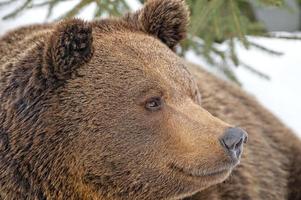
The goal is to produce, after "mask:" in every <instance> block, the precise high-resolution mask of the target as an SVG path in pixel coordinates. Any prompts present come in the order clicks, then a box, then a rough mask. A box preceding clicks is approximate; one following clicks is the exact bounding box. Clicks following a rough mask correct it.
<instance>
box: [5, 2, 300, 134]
mask: <svg viewBox="0 0 301 200" xmlns="http://www.w3.org/2000/svg"><path fill="white" fill-rule="evenodd" d="M78 2H79V0H70V1H67V2H61V3H60V5H59V6H58V7H57V8H56V9H55V10H54V16H52V17H51V18H50V19H48V20H47V21H51V20H53V19H55V18H57V17H58V16H60V15H62V14H63V13H64V12H65V11H66V9H67V10H69V9H71V8H72V7H73V6H74V5H76V4H77V3H78ZM127 2H128V3H129V4H130V8H131V9H132V10H136V9H138V8H140V7H141V4H140V3H139V1H138V0H127ZM13 5H14V6H9V7H5V8H3V9H2V10H0V18H1V17H2V16H4V15H5V14H7V13H8V12H10V11H11V10H13V9H15V6H16V5H15V4H13ZM94 8H95V5H94V4H91V5H90V6H89V7H88V8H86V9H84V10H83V11H81V13H80V14H79V16H78V17H79V18H82V19H85V20H90V19H91V18H92V16H93V11H94ZM46 14H47V9H46V8H38V9H32V10H30V11H27V12H24V13H23V14H22V15H21V17H17V18H15V19H12V20H7V21H3V20H0V35H2V34H3V33H5V32H6V31H7V30H11V29H13V28H15V27H18V26H21V25H27V24H32V23H42V22H45V19H46ZM249 39H250V40H252V41H254V42H256V43H259V44H262V45H265V46H267V47H269V48H271V49H273V50H277V51H280V52H283V53H284V55H282V56H271V55H268V54H266V53H263V52H262V51H259V50H258V49H253V48H251V49H250V50H246V49H244V48H243V47H242V46H240V45H239V44H237V45H236V46H237V52H238V55H239V57H240V58H241V59H242V60H243V61H244V62H245V63H247V64H248V65H251V66H252V67H254V68H256V69H258V70H259V71H261V72H263V73H265V74H267V75H269V76H270V77H271V80H270V81H267V80H264V79H262V78H259V77H258V76H256V75H254V74H252V73H250V71H248V70H246V69H245V68H243V67H238V68H236V69H235V70H234V72H235V74H236V75H237V77H238V78H239V80H240V82H241V83H242V87H243V88H244V89H245V90H246V91H247V92H249V93H250V94H252V95H254V96H255V97H256V98H257V99H258V100H259V102H261V103H262V104H263V105H264V106H265V107H267V108H268V109H269V110H271V111H272V112H273V113H274V114H275V115H276V116H278V117H279V118H280V119H281V120H282V121H283V122H284V123H285V124H287V125H288V126H289V127H290V128H292V129H293V130H294V131H295V132H296V133H297V134H298V135H299V136H300V138H301V120H300V119H301V117H299V115H300V113H301V103H300V102H301V88H300V87H301V66H300V65H301V54H300V52H301V41H297V40H296V41H292V40H284V39H267V38H260V37H249ZM223 48H225V47H223ZM186 59H188V60H189V61H191V62H194V63H197V64H200V65H202V66H203V67H204V68H205V69H207V70H209V71H211V72H213V73H215V74H219V73H218V71H217V70H216V68H214V67H212V66H210V65H209V64H207V63H206V62H205V61H204V60H203V59H202V58H201V57H199V56H196V55H195V54H194V53H193V52H188V53H187V55H186Z"/></svg>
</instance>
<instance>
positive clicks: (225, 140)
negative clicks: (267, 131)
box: [220, 128, 248, 159]
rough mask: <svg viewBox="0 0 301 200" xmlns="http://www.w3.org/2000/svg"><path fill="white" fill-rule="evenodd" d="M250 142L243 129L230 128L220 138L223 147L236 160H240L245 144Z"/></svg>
mask: <svg viewBox="0 0 301 200" xmlns="http://www.w3.org/2000/svg"><path fill="white" fill-rule="evenodd" d="M247 140H248V135H247V133H246V132H245V131H244V130H242V129H241V128H228V129H227V130H226V131H225V133H224V135H223V136H222V137H221V138H220V142H221V144H222V146H223V147H224V148H225V150H226V151H227V153H228V154H230V156H231V157H232V158H234V159H239V158H240V155H241V153H242V148H243V143H246V142H247Z"/></svg>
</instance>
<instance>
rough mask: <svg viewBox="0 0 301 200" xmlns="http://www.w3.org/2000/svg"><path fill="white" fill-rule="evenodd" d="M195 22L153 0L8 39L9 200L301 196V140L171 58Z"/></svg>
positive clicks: (1, 174)
mask: <svg viewBox="0 0 301 200" xmlns="http://www.w3.org/2000/svg"><path fill="white" fill-rule="evenodd" d="M187 22H188V12H187V8H186V6H185V3H184V1H183V0H150V1H148V2H147V3H146V5H145V6H144V7H143V8H142V9H141V10H139V11H137V12H136V13H130V14H127V15H126V16H124V17H122V18H118V19H103V20H99V21H93V22H84V21H82V20H79V19H72V20H67V21H63V22H59V23H53V24H44V25H34V26H28V27H24V28H20V29H17V30H15V31H12V32H9V33H7V34H6V35H4V36H3V37H2V38H1V39H0V55H1V58H0V60H1V64H0V67H1V68H0V98H1V102H0V199H1V200H2V199H3V200H11V199H12V200H15V199H79V200H80V199H95V200H96V199H98V200H121V199H139V200H143V199H150V200H152V199H184V198H187V199H198V200H201V199H213V200H214V199H273V200H274V199H300V198H301V191H300V187H301V145H300V144H301V142H300V141H299V140H298V139H297V138H296V137H295V136H294V135H293V133H291V131H290V130H288V129H287V128H286V127H285V126H284V125H282V124H281V123H280V122H279V120H277V119H276V118H275V117H274V116H273V115H271V114H270V113H269V112H268V111H266V110H265V109H264V108H262V107H261V106H260V105H258V103H257V102H256V101H255V100H254V99H253V98H251V97H249V96H248V95H246V94H245V93H243V92H242V91H241V90H240V89H239V88H237V87H236V86H233V85H231V84H228V83H225V82H223V81H220V80H218V79H217V78H215V77H213V76H212V75H210V74H207V73H205V72H204V71H202V70H200V69H198V68H197V67H195V66H193V65H190V64H187V63H186V62H185V61H184V60H182V59H181V58H179V57H178V56H177V55H176V54H175V53H174V52H173V51H172V50H173V49H174V48H175V46H176V45H177V44H178V43H179V42H180V41H181V40H182V39H183V38H184V37H185V34H186V25H187ZM205 109H206V110H208V111H210V112H211V113H212V114H213V115H211V114H209V112H207V111H206V110H205ZM222 120H224V121H222ZM230 124H232V125H230ZM238 126H240V127H243V128H245V129H246V130H247V131H248V134H249V141H248V145H247V146H246V147H247V148H245V153H244V154H243V156H242V160H241V164H240V165H238V166H237V164H238V163H239V161H240V157H241V153H242V148H243V143H244V142H246V141H247V139H248V136H247V134H246V132H245V131H243V130H242V129H240V128H237V127H238ZM230 174H231V175H230ZM229 175H230V177H229Z"/></svg>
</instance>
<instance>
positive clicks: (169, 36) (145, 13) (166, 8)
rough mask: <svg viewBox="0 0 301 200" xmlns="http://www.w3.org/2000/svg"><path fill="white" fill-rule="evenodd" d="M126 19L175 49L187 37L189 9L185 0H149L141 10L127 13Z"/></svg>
mask: <svg viewBox="0 0 301 200" xmlns="http://www.w3.org/2000/svg"><path fill="white" fill-rule="evenodd" d="M125 19H126V21H127V22H129V23H130V24H131V25H134V26H135V27H136V28H138V29H139V30H142V31H144V32H147V33H149V34H151V35H155V36H156V37H157V38H159V39H160V40H161V41H162V42H163V43H165V44H166V45H167V46H168V47H169V48H171V49H173V48H174V47H175V45H177V44H178V43H179V42H180V41H181V40H182V39H184V38H185V37H186V31H187V25H188V21H189V11H188V8H187V6H186V4H185V1H184V0H149V1H148V2H147V3H146V4H145V6H144V7H143V8H142V9H141V10H139V11H137V12H136V13H130V14H127V15H126V16H125Z"/></svg>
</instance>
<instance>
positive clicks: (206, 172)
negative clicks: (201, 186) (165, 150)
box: [169, 164, 233, 178]
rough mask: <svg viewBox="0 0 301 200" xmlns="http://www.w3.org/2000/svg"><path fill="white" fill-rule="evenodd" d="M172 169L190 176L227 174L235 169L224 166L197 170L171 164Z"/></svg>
mask: <svg viewBox="0 0 301 200" xmlns="http://www.w3.org/2000/svg"><path fill="white" fill-rule="evenodd" d="M169 167H170V168H171V169H172V170H174V171H177V172H179V173H181V174H184V175H186V176H190V177H203V178H205V177H220V176H227V175H228V174H229V173H230V172H231V171H232V169H233V167H230V166H224V167H221V168H219V169H214V170H196V169H186V168H184V167H179V166H177V165H175V164H171V165H170V166H169Z"/></svg>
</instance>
